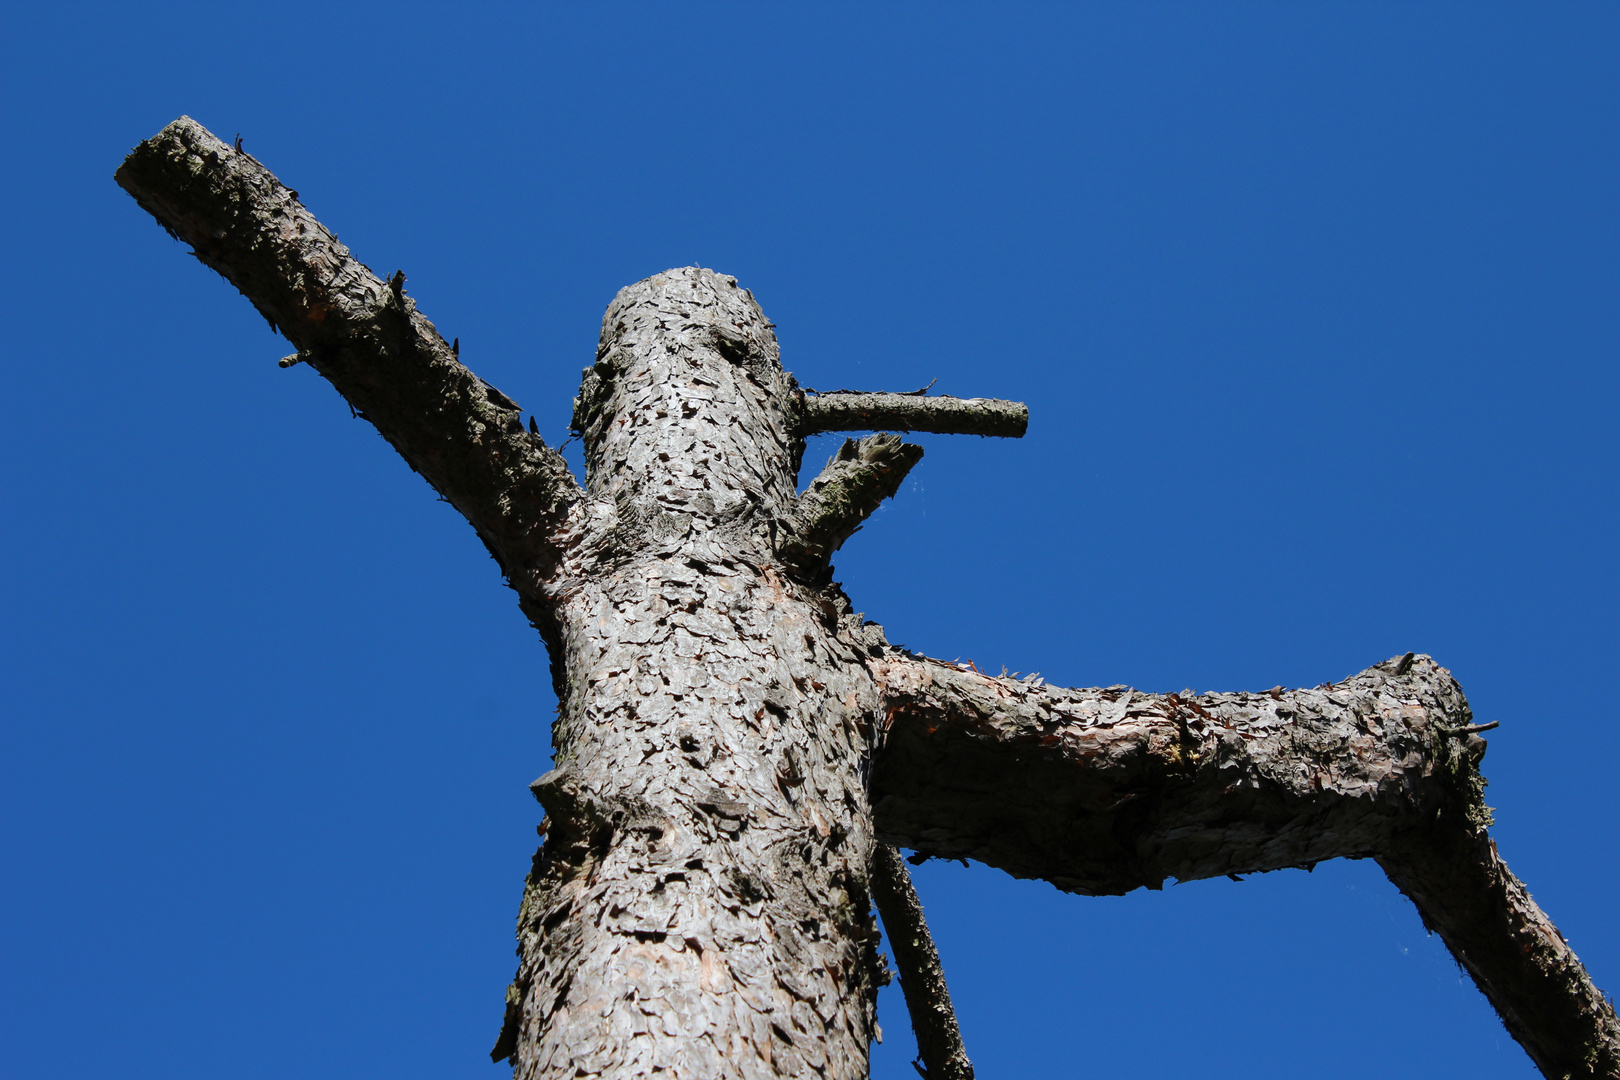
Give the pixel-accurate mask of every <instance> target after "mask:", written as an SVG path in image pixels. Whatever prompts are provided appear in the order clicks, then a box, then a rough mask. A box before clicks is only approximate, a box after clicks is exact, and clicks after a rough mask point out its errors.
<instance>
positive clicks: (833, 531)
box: [777, 435, 923, 570]
mask: <svg viewBox="0 0 1620 1080" xmlns="http://www.w3.org/2000/svg"><path fill="white" fill-rule="evenodd" d="M922 456H923V449H922V447H920V446H916V445H914V444H912V443H906V442H901V441H900V437H899V436H898V435H869V436H867V437H866V438H864V439H845V440H844V445H843V446H841V447H839V449H838V453H837V454H836V455H834V456H833V458H832V460H830V461H828V462H827V467H826V468H825V469H822V470H821V474H820V475H819V476H817V477H816V478H815V479H814V480H812V481H810V486H809V487H808V488H806V489H805V491H804V494H802V495H800V496H799V497H798V499H797V501H796V502H795V503H794V506H793V511H792V513H791V514H789V515H788V518H787V520H786V521H785V522H784V523H783V536H782V538H781V539H780V540H779V541H778V542H777V551H778V553H779V554H780V555H781V556H782V558H783V559H784V560H785V561H787V562H788V563H789V564H791V565H793V566H796V567H798V568H799V569H801V570H810V569H814V568H817V567H819V566H821V565H824V564H825V563H826V561H827V560H828V559H829V558H831V557H832V553H833V552H835V551H837V550H838V549H839V547H841V546H842V545H843V543H844V541H845V540H848V539H849V538H850V537H851V536H852V535H854V533H855V531H856V530H857V529H859V528H860V527H861V522H863V521H865V520H866V519H867V518H869V517H871V516H872V514H873V512H874V511H876V510H877V508H878V507H879V506H881V505H882V504H883V500H884V499H887V498H889V497H890V496H891V495H893V494H894V493H895V492H896V491H898V490H900V484H901V483H902V482H903V481H904V480H905V478H906V474H907V473H908V472H910V471H911V468H912V466H913V465H916V464H917V462H919V461H921V460H922Z"/></svg>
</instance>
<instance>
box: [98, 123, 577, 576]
mask: <svg viewBox="0 0 1620 1080" xmlns="http://www.w3.org/2000/svg"><path fill="white" fill-rule="evenodd" d="M115 178H116V179H117V181H118V183H119V184H120V185H121V186H122V187H123V188H124V190H125V191H128V192H129V193H130V194H131V195H132V196H134V197H135V201H136V202H138V203H140V205H141V206H142V207H143V208H144V209H145V210H147V211H148V212H149V213H151V214H152V216H153V217H155V218H157V219H158V222H159V224H161V225H162V226H163V227H164V228H165V229H167V230H168V232H169V234H170V235H171V236H174V237H176V238H177V239H180V240H184V241H186V242H187V243H188V244H190V245H191V246H192V248H193V249H195V251H194V253H195V254H196V256H197V258H198V259H199V260H201V261H202V263H203V264H204V265H206V266H208V267H210V268H212V269H214V270H216V271H218V272H219V273H220V274H221V275H223V276H224V277H225V278H226V279H227V280H229V281H230V282H231V284H233V285H235V286H236V287H237V289H239V290H240V291H241V292H242V295H244V296H246V297H247V298H248V299H249V300H251V301H252V302H253V306H254V307H256V308H258V309H259V312H260V313H261V314H262V315H264V317H265V318H266V319H267V320H269V322H270V325H271V326H272V328H274V329H277V330H279V331H281V333H282V334H283V335H285V336H286V338H287V339H288V340H289V341H291V342H292V343H293V344H294V345H295V346H297V348H298V352H297V353H296V354H294V355H295V356H296V357H297V358H298V359H300V360H303V361H305V362H307V363H308V364H309V365H310V366H311V367H313V368H314V369H315V370H316V371H318V372H320V374H321V375H323V376H324V377H325V378H326V379H327V380H328V381H329V382H331V384H332V385H333V386H335V387H336V388H337V390H338V392H339V393H340V394H342V395H343V396H344V398H346V399H347V400H348V402H349V404H350V406H351V407H352V408H353V409H354V410H355V412H356V414H357V415H359V416H362V417H364V418H365V419H367V420H369V421H371V423H373V424H374V425H376V427H377V430H378V431H379V432H381V433H382V436H383V438H385V439H387V440H388V442H389V443H391V444H392V445H393V447H394V448H395V449H396V450H398V451H399V452H400V454H401V456H403V457H404V458H405V460H406V462H407V463H408V464H409V465H410V466H411V468H413V469H415V470H416V471H417V472H419V473H421V474H422V475H423V476H424V477H426V479H427V481H428V483H430V484H432V485H433V487H434V488H435V489H437V490H438V491H439V493H440V494H442V495H443V496H444V497H445V498H446V499H448V500H449V501H450V502H451V504H453V505H454V506H455V507H456V509H458V510H460V511H461V512H462V513H463V514H464V515H466V517H467V520H468V521H470V522H471V523H472V525H473V528H474V529H476V530H477V531H478V535H479V536H480V537H481V538H482V539H483V541H484V543H485V544H486V545H487V546H488V547H489V549H490V551H491V553H492V554H494V555H495V557H496V559H497V560H498V561H499V562H500V563H501V566H502V569H503V570H504V571H505V572H506V573H507V574H508V575H509V576H511V577H512V578H513V585H514V586H515V587H517V588H518V589H519V591H520V592H521V593H529V594H532V588H529V587H528V586H530V585H532V582H527V581H526V580H525V579H526V577H527V574H533V573H539V574H541V575H542V576H543V575H544V574H545V573H546V572H547V571H548V569H549V568H550V566H551V565H552V563H553V562H554V560H555V558H556V551H555V550H554V548H553V541H552V537H553V535H554V534H555V532H556V530H557V529H558V528H559V526H560V525H561V524H562V522H563V521H564V519H565V518H566V516H567V513H568V508H569V506H570V505H571V504H572V502H573V501H574V499H575V498H576V495H577V493H578V485H577V484H576V483H575V482H574V479H573V477H572V475H571V474H570V473H569V471H568V467H567V465H566V464H565V463H564V462H563V459H562V458H561V457H560V456H559V455H558V454H557V453H556V451H554V450H552V449H551V448H549V447H547V446H546V445H545V443H544V442H542V441H541V440H540V437H539V436H538V435H534V434H532V433H530V432H529V431H527V430H525V428H524V426H523V416H522V411H521V410H520V409H519V408H518V406H517V404H516V403H515V402H513V401H512V400H511V399H509V398H508V397H506V395H504V394H502V393H501V392H500V391H499V390H496V389H495V388H494V387H492V386H490V385H489V384H487V383H485V382H484V381H483V380H481V379H479V378H478V376H476V375H474V374H473V373H472V372H471V371H469V370H467V368H465V367H463V366H462V365H461V363H460V362H459V361H458V360H457V359H456V357H455V355H454V353H453V350H452V348H451V346H450V345H448V344H446V343H445V341H444V339H443V338H442V337H440V336H439V333H438V331H437V330H435V329H434V327H433V324H432V323H430V322H429V321H428V320H427V319H426V318H425V317H424V316H423V315H422V314H421V313H420V312H418V311H417V310H416V305H415V303H414V302H412V300H411V299H410V298H409V297H408V296H406V295H405V289H404V284H405V275H404V274H403V273H396V274H395V275H394V276H393V277H392V278H391V279H390V280H389V281H387V282H384V281H380V280H378V278H377V277H376V276H375V275H374V274H372V273H371V271H370V270H369V269H368V268H367V267H366V266H365V265H363V264H362V263H360V262H359V261H358V260H356V259H355V258H354V257H353V256H351V255H350V254H349V249H348V248H346V247H344V246H343V245H342V244H341V243H339V242H338V240H337V238H336V237H334V236H333V235H332V234H331V233H330V232H329V231H327V229H326V228H325V227H324V226H322V225H321V223H320V222H319V221H317V220H315V217H314V215H312V214H311V213H310V212H309V211H308V210H307V209H305V208H304V206H303V204H302V203H300V202H299V200H298V193H297V192H296V191H292V190H290V189H288V188H287V187H285V186H284V185H282V184H281V183H280V182H279V181H278V180H277V179H276V178H275V176H273V175H271V173H270V171H269V170H268V169H266V168H265V167H264V166H263V165H260V164H259V162H258V161H256V160H255V159H254V158H252V157H251V156H249V155H248V154H245V153H243V152H242V151H240V150H237V149H234V148H233V147H232V146H230V145H229V144H227V143H225V142H223V141H221V140H220V139H218V138H216V137H215V136H214V135H213V134H212V133H210V132H209V131H208V130H207V129H206V128H204V127H203V126H202V125H201V124H198V123H197V122H196V121H195V120H192V119H191V118H190V117H185V116H182V117H181V118H180V119H178V120H176V121H175V122H174V123H172V124H170V125H169V126H168V127H166V128H164V129H163V131H161V132H160V133H159V134H158V135H156V136H155V137H154V138H152V139H149V140H148V141H146V142H144V143H142V144H140V145H139V146H137V147H136V148H135V149H134V151H132V152H131V153H130V155H129V157H128V158H126V159H125V160H124V163H123V165H122V166H121V167H120V168H119V169H118V172H117V174H116V176H115ZM525 572H527V574H526V573H525Z"/></svg>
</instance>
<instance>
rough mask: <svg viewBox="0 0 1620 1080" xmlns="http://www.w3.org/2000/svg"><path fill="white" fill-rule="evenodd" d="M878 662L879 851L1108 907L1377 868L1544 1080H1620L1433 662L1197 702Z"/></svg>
mask: <svg viewBox="0 0 1620 1080" xmlns="http://www.w3.org/2000/svg"><path fill="white" fill-rule="evenodd" d="M872 668H873V671H874V674H876V676H877V678H878V681H879V683H880V685H881V687H882V692H883V696H884V706H885V709H886V712H887V715H888V716H889V717H890V722H891V728H890V731H889V736H888V742H887V744H886V746H885V747H884V750H883V752H882V753H881V755H880V756H879V757H878V759H877V761H876V763H875V767H874V775H873V780H872V788H873V791H872V799H873V810H874V814H875V817H876V825H877V829H878V833H879V836H880V838H882V839H886V840H888V841H889V842H890V843H894V844H901V845H904V846H907V847H912V848H915V849H916V850H917V851H919V852H923V853H927V854H935V855H943V856H949V857H971V858H976V859H979V860H981V861H983V862H987V863H990V864H991V865H993V866H1000V867H1001V868H1003V869H1005V870H1007V871H1009V872H1010V873H1012V874H1015V875H1017V876H1019V877H1038V878H1044V879H1046V880H1048V881H1050V882H1052V883H1053V884H1055V885H1057V886H1059V887H1060V888H1064V889H1068V890H1071V891H1073V892H1080V893H1090V894H1101V893H1123V892H1128V891H1130V890H1132V889H1135V888H1139V887H1142V886H1146V887H1148V888H1158V887H1159V886H1160V885H1161V884H1162V882H1163V881H1164V879H1165V878H1167V877H1175V878H1178V879H1180V880H1183V881H1186V880H1190V879H1194V878H1206V877H1214V876H1217V875H1221V874H1242V873H1250V872H1258V871H1264V870H1274V869H1278V868H1281V867H1287V866H1307V867H1309V866H1311V865H1314V864H1315V863H1317V862H1319V861H1321V860H1323V859H1332V858H1340V857H1349V858H1366V857H1373V858H1377V859H1378V861H1379V863H1380V865H1382V866H1383V867H1384V869H1385V870H1386V872H1387V873H1388V874H1389V875H1390V877H1391V879H1392V880H1393V881H1394V882H1395V883H1396V885H1398V886H1399V887H1400V888H1401V889H1402V891H1404V892H1405V893H1406V894H1407V895H1408V896H1410V897H1411V898H1412V900H1413V901H1414V902H1415V903H1416V904H1417V906H1418V911H1419V913H1420V914H1421V915H1422V916H1423V919H1424V922H1425V924H1426V925H1428V926H1430V927H1431V928H1432V929H1434V930H1435V931H1436V932H1438V933H1439V934H1440V935H1441V938H1442V939H1443V940H1444V941H1445V942H1446V945H1447V946H1448V947H1449V948H1450V949H1451V951H1452V954H1453V955H1454V956H1455V957H1456V958H1457V960H1458V962H1459V963H1460V964H1461V965H1462V966H1463V967H1465V968H1466V969H1468V971H1469V973H1470V974H1471V975H1472V976H1473V977H1474V980H1475V982H1476V983H1477V984H1478V986H1479V988H1480V989H1481V990H1482V991H1483V992H1484V993H1485V996H1486V997H1487V998H1488V999H1489V1000H1490V1002H1491V1004H1492V1005H1493V1006H1495V1008H1496V1011H1497V1013H1498V1015H1500V1016H1501V1018H1502V1021H1503V1024H1504V1025H1505V1026H1506V1027H1507V1029H1508V1031H1509V1033H1511V1034H1512V1035H1513V1037H1514V1038H1516V1039H1518V1040H1519V1043H1520V1044H1521V1045H1522V1046H1523V1047H1524V1048H1525V1050H1526V1051H1528V1052H1529V1054H1530V1056H1531V1058H1532V1059H1533V1060H1534V1061H1535V1062H1536V1064H1537V1065H1538V1066H1539V1067H1540V1068H1541V1070H1542V1072H1543V1073H1545V1074H1546V1075H1547V1076H1548V1077H1549V1078H1554V1077H1591V1078H1597V1077H1604V1078H1608V1080H1613V1078H1616V1077H1620V1023H1617V1022H1616V1018H1615V1013H1614V1009H1613V1007H1612V1006H1611V1005H1610V1004H1609V1003H1608V1002H1607V1001H1606V1000H1605V999H1604V997H1603V995H1602V994H1601V993H1599V992H1598V990H1597V989H1596V988H1595V987H1594V986H1593V985H1592V983H1591V981H1590V979H1588V978H1587V976H1586V972H1585V970H1584V969H1583V968H1582V967H1581V965H1580V962H1579V961H1578V960H1577V959H1576V958H1575V955H1574V953H1573V952H1571V951H1570V949H1569V947H1568V945H1567V944H1565V942H1564V940H1563V938H1562V937H1561V936H1559V934H1558V932H1557V930H1556V929H1555V928H1554V927H1553V925H1552V923H1551V921H1549V920H1548V919H1547V917H1546V915H1545V914H1544V913H1543V912H1542V911H1541V909H1540V908H1539V907H1537V906H1536V904H1535V902H1534V901H1533V900H1531V899H1530V896H1529V894H1528V892H1526V891H1525V889H1524V886H1523V885H1522V884H1521V883H1520V882H1519V881H1518V879H1516V878H1515V877H1513V875H1512V874H1511V873H1509V872H1508V870H1507V867H1506V866H1505V865H1503V864H1502V862H1501V860H1500V858H1499V857H1498V856H1497V854H1496V849H1495V847H1494V845H1492V844H1491V842H1490V838H1489V837H1488V836H1487V834H1486V831H1485V830H1486V826H1487V825H1488V824H1489V811H1488V810H1487V809H1486V807H1485V805H1484V803H1483V801H1482V793H1483V786H1484V782H1483V780H1482V779H1481V778H1480V776H1479V773H1478V771H1477V765H1478V763H1479V760H1480V758H1481V757H1482V756H1483V755H1484V752H1485V744H1484V740H1483V739H1481V738H1479V736H1478V734H1477V731H1478V730H1479V729H1478V728H1477V727H1476V726H1475V725H1472V724H1471V723H1470V720H1471V715H1470V713H1469V710H1468V703H1467V701H1466V700H1465V699H1464V698H1463V695H1462V690H1461V688H1460V687H1458V685H1457V683H1456V682H1455V680H1453V679H1452V678H1451V674H1450V673H1449V672H1447V671H1446V670H1445V669H1444V668H1442V667H1440V666H1439V665H1438V664H1436V663H1435V662H1434V661H1433V660H1431V659H1430V658H1428V657H1426V656H1419V657H1413V656H1411V655H1410V654H1409V655H1408V656H1405V657H1401V658H1398V659H1396V660H1392V661H1388V662H1386V663H1384V664H1380V665H1377V666H1375V667H1372V668H1369V669H1367V670H1366V671H1364V672H1362V673H1360V674H1359V675H1355V676H1352V677H1351V678H1350V679H1347V680H1346V681H1345V682H1343V683H1340V684H1338V685H1337V686H1335V685H1331V684H1329V685H1324V686H1321V687H1317V688H1315V689H1311V690H1294V691H1289V692H1286V693H1284V692H1282V691H1281V689H1280V688H1279V689H1278V690H1274V691H1269V692H1267V693H1262V694H1243V693H1238V694H1200V695H1197V696H1190V697H1185V698H1183V697H1181V696H1179V695H1176V694H1142V693H1137V692H1135V691H1133V690H1130V689H1128V688H1126V687H1122V686H1121V687H1110V688H1108V689H1106V690H1067V689H1059V688H1055V687H1049V686H1042V685H1039V683H1038V682H1028V681H1019V680H1015V679H1005V678H1003V679H994V678H990V677H988V676H985V675H981V674H979V673H978V672H976V671H968V670H962V669H961V668H959V667H957V666H956V665H953V664H944V663H940V662H938V661H934V660H928V659H925V658H922V657H916V656H911V655H909V654H900V653H893V652H891V653H889V654H887V655H886V656H884V657H882V658H880V659H877V660H874V661H873V662H872Z"/></svg>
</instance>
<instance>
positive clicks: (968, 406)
mask: <svg viewBox="0 0 1620 1080" xmlns="http://www.w3.org/2000/svg"><path fill="white" fill-rule="evenodd" d="M798 427H799V431H798V433H799V434H800V435H801V436H803V435H815V434H817V433H819V432H823V431H927V432H932V433H933V434H935V435H996V436H1000V437H1002V438H1007V439H1021V438H1023V436H1024V432H1025V430H1026V429H1027V428H1028V427H1029V408H1028V407H1027V406H1026V405H1024V403H1023V402H1021V401H998V400H996V399H995V398H954V397H923V396H922V395H920V394H861V393H854V392H852V391H848V390H840V391H837V392H835V393H830V394H812V393H807V394H805V395H804V400H803V402H802V404H801V405H800V414H799V425H798Z"/></svg>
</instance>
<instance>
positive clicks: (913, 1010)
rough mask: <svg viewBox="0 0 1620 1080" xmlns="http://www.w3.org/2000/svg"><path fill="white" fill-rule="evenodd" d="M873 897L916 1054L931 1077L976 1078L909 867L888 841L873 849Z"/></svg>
mask: <svg viewBox="0 0 1620 1080" xmlns="http://www.w3.org/2000/svg"><path fill="white" fill-rule="evenodd" d="M872 898H873V899H874V900H876V901H877V909H878V914H880V915H882V916H883V929H884V930H885V931H887V932H888V935H889V944H890V946H891V947H892V948H893V949H894V962H895V964H896V965H897V966H898V967H899V968H900V989H901V991H902V992H903V993H904V994H905V996H906V1011H907V1012H909V1013H910V1014H911V1030H912V1031H913V1032H915V1033H916V1035H917V1056H918V1057H920V1058H922V1062H923V1066H924V1067H925V1068H926V1069H927V1070H928V1080H973V1063H972V1062H970V1061H969V1060H968V1056H967V1048H966V1047H964V1046H963V1045H962V1031H961V1029H960V1028H959V1027H957V1024H956V1010H955V1009H954V1008H952V1007H951V991H950V988H949V987H947V986H946V985H945V969H944V968H943V967H942V966H941V965H940V962H939V950H938V949H936V948H934V938H933V935H931V934H930V933H929V932H928V920H926V919H925V918H923V908H922V901H921V900H919V899H917V890H916V889H915V888H913V887H912V884H911V871H909V870H908V869H907V868H906V863H905V860H904V859H902V858H901V857H900V853H899V852H898V851H896V850H895V849H894V848H892V847H890V846H889V845H888V844H882V843H880V844H875V845H873V847H872Z"/></svg>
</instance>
